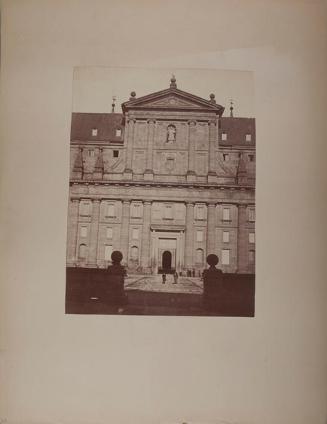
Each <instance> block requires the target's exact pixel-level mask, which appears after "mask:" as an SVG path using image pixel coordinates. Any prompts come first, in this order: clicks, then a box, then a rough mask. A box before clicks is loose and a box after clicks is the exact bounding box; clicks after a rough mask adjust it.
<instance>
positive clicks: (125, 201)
mask: <svg viewBox="0 0 327 424" xmlns="http://www.w3.org/2000/svg"><path fill="white" fill-rule="evenodd" d="M122 203H123V204H125V205H129V204H130V203H131V200H130V199H122Z"/></svg>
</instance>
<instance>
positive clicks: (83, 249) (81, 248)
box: [78, 243, 87, 259]
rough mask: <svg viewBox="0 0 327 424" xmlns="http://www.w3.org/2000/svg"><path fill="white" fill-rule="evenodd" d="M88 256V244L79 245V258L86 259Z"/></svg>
mask: <svg viewBox="0 0 327 424" xmlns="http://www.w3.org/2000/svg"><path fill="white" fill-rule="evenodd" d="M86 256H87V246H86V244H84V243H82V244H80V245H79V249H78V257H79V259H86Z"/></svg>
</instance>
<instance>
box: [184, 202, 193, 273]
mask: <svg viewBox="0 0 327 424" xmlns="http://www.w3.org/2000/svg"><path fill="white" fill-rule="evenodd" d="M185 227H186V228H185V268H192V267H193V250H194V249H193V244H194V203H187V204H186V226H185Z"/></svg>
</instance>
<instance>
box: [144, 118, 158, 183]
mask: <svg viewBox="0 0 327 424" xmlns="http://www.w3.org/2000/svg"><path fill="white" fill-rule="evenodd" d="M155 125H156V121H155V120H154V119H149V120H148V131H147V133H148V142H147V153H146V169H145V171H144V179H146V180H153V145H154V134H155Z"/></svg>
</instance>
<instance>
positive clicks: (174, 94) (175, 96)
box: [122, 88, 224, 114]
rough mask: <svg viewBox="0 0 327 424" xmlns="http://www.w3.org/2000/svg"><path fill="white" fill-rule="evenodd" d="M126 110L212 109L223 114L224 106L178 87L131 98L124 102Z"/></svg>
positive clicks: (123, 106)
mask: <svg viewBox="0 0 327 424" xmlns="http://www.w3.org/2000/svg"><path fill="white" fill-rule="evenodd" d="M122 108H123V110H124V111H126V110H131V109H153V110H155V109H171V110H176V109H177V110H178V109H181V110H211V111H215V112H216V113H219V114H221V113H222V112H223V110H224V108H223V107H222V106H220V105H218V104H216V103H214V102H210V101H209V100H206V99H202V98H201V97H198V96H194V95H193V94H190V93H187V92H184V91H182V90H178V89H171V88H170V89H168V90H163V91H159V92H156V93H152V94H149V95H147V96H143V97H140V98H134V99H131V100H130V101H128V102H125V103H123V105H122Z"/></svg>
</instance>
